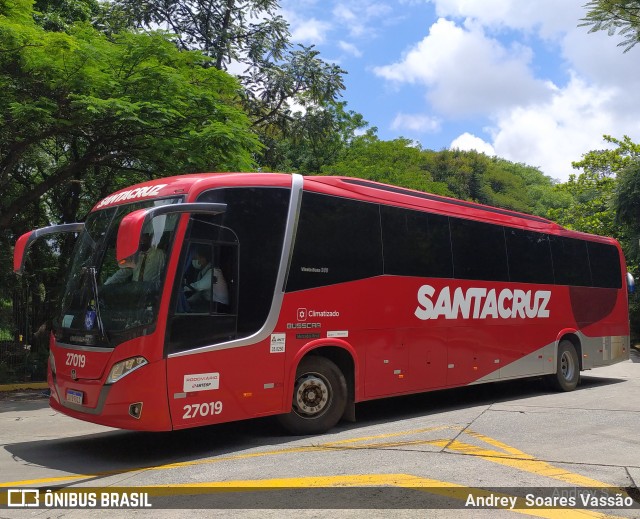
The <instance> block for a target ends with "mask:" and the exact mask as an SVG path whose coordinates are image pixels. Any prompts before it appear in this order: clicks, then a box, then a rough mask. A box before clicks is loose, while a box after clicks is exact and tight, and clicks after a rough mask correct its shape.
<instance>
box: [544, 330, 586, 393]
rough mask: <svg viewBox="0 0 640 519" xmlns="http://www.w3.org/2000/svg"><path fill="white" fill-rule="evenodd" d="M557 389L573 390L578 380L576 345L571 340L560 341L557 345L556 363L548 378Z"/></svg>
mask: <svg viewBox="0 0 640 519" xmlns="http://www.w3.org/2000/svg"><path fill="white" fill-rule="evenodd" d="M549 381H550V382H551V385H552V387H553V388H554V389H556V390H558V391H573V390H574V389H575V388H576V387H577V385H578V382H579V381H580V362H579V361H578V354H577V353H576V347H575V346H574V345H573V343H572V342H571V341H567V340H565V341H561V342H560V344H559V345H558V365H557V368H556V373H555V375H551V376H550V378H549Z"/></svg>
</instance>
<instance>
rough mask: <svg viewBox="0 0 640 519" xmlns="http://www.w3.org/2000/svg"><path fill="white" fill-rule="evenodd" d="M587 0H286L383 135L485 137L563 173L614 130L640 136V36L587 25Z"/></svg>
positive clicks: (303, 37) (300, 30)
mask: <svg viewBox="0 0 640 519" xmlns="http://www.w3.org/2000/svg"><path fill="white" fill-rule="evenodd" d="M586 1H587V0H535V1H532V0H281V1H280V7H281V14H282V15H283V16H284V18H285V19H286V20H287V21H288V22H289V24H290V27H289V30H290V32H291V36H292V38H291V41H292V42H293V43H295V44H298V43H300V44H303V45H315V47H316V49H317V50H319V51H320V57H322V58H323V59H325V60H327V61H330V62H332V63H336V64H338V65H340V67H341V68H343V69H344V70H346V71H347V73H348V74H347V75H346V76H345V84H346V90H345V91H344V92H343V97H342V99H341V100H342V101H346V102H347V108H348V109H350V110H354V111H355V112H358V113H361V114H362V115H363V116H364V119H365V120H366V121H367V122H368V123H369V125H370V126H375V127H376V128H377V129H378V137H379V138H380V139H383V140H391V139H395V138H398V137H404V138H408V139H411V140H414V141H416V142H418V143H420V145H421V146H422V147H423V148H426V149H432V150H442V149H446V148H459V149H462V150H470V149H475V150H477V151H479V152H483V153H486V154H487V155H489V156H494V155H496V156H498V157H501V158H504V159H507V160H510V161H513V162H519V163H524V164H527V165H529V166H535V167H538V168H540V170H541V171H542V172H543V173H544V174H545V175H548V176H550V177H552V178H554V179H556V180H558V181H560V182H564V181H566V180H567V179H568V177H569V175H570V174H572V173H573V174H579V173H580V170H576V169H574V168H573V167H572V166H571V163H572V162H573V161H578V160H580V159H581V158H582V156H583V155H584V154H585V153H587V152H589V151H590V150H594V149H603V148H606V147H610V146H609V145H607V143H606V142H605V141H604V140H603V138H602V137H603V135H605V134H606V135H611V136H613V137H615V138H619V139H622V138H623V136H625V135H628V136H629V137H630V138H631V139H632V140H633V141H634V142H640V96H638V92H640V45H638V46H637V47H634V48H633V49H632V50H630V51H629V52H627V53H624V52H623V48H622V47H618V46H617V44H618V43H619V42H620V41H621V39H620V38H619V37H618V36H608V35H607V33H606V32H602V31H600V32H596V33H589V32H588V29H589V28H588V27H578V24H579V23H580V19H581V18H583V17H584V16H585V14H586V10H585V8H584V7H583V6H584V4H585V3H586Z"/></svg>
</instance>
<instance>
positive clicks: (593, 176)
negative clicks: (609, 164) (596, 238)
mask: <svg viewBox="0 0 640 519" xmlns="http://www.w3.org/2000/svg"><path fill="white" fill-rule="evenodd" d="M614 186H615V179H614V178H612V177H608V176H603V175H601V174H598V173H594V172H592V171H589V172H586V173H582V174H580V175H578V176H576V175H571V176H570V177H569V180H568V181H567V182H566V183H564V184H560V185H558V186H557V187H556V192H557V193H562V194H565V195H567V196H568V199H569V200H570V202H569V204H568V205H567V206H564V207H557V208H550V209H549V211H548V213H547V217H548V218H550V219H551V220H554V221H556V222H558V223H559V224H560V225H563V226H564V227H567V228H568V229H574V230H577V231H583V232H588V233H592V234H599V235H601V236H612V237H617V238H619V237H620V232H619V229H618V227H617V226H616V225H615V223H614V212H613V208H612V205H611V198H612V195H613V189H614Z"/></svg>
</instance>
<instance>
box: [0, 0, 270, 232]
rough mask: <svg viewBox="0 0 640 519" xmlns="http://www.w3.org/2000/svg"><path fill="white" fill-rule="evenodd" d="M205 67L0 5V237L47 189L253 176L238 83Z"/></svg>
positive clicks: (141, 40)
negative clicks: (52, 28)
mask: <svg viewBox="0 0 640 519" xmlns="http://www.w3.org/2000/svg"><path fill="white" fill-rule="evenodd" d="M206 59H207V58H206V57H205V56H203V55H202V54H201V53H198V52H180V51H178V50H177V49H176V47H175V45H174V44H173V43H172V42H171V41H170V40H169V39H168V38H167V36H165V35H163V34H160V33H154V34H134V33H127V32H125V33H122V34H118V35H112V36H111V38H107V37H106V36H105V35H103V34H100V33H99V32H97V31H96V30H95V29H93V28H92V27H90V26H88V25H86V24H75V25H73V26H71V27H70V28H69V30H68V32H49V31H45V30H43V29H42V28H41V27H39V26H37V25H36V23H35V22H34V21H33V11H32V9H31V6H30V2H29V1H28V0H5V1H4V2H3V3H0V89H1V90H2V92H3V95H2V97H1V98H0V130H1V131H0V190H1V191H2V192H3V195H4V196H3V198H2V200H1V201H0V231H1V230H6V229H9V228H13V229H14V230H18V229H19V228H22V227H23V225H24V224H23V223H21V222H20V220H21V218H20V216H21V215H23V214H24V213H25V210H26V209H28V208H29V207H31V206H34V205H37V204H39V203H40V201H41V198H43V197H45V199H46V197H47V196H50V195H51V194H52V193H53V192H54V191H55V190H62V191H63V192H64V190H65V189H71V190H72V191H73V189H76V191H77V190H78V189H80V188H82V189H80V191H83V190H85V189H96V188H97V190H98V191H102V190H104V189H110V188H112V187H114V182H115V181H116V180H117V179H118V178H122V177H123V176H126V177H127V178H134V179H136V180H137V179H139V178H140V177H142V178H152V177H155V176H160V175H164V174H167V173H176V172H184V171H195V170H230V169H234V170H240V171H242V170H247V169H251V168H252V167H253V165H254V162H253V158H252V156H253V154H254V153H256V152H257V151H258V150H259V143H258V141H257V138H256V137H255V135H254V134H253V133H252V132H251V131H250V128H249V124H250V123H249V121H248V119H247V117H246V115H245V114H244V113H243V111H242V110H241V107H240V105H239V97H238V88H239V87H238V84H237V83H236V81H235V80H234V79H233V78H232V77H231V76H229V75H228V74H226V73H224V72H222V71H219V70H217V69H215V68H213V67H212V68H204V67H202V66H201V64H202V63H203V62H204V61H206ZM87 181H90V182H87ZM93 194H94V195H95V192H94V193H93ZM91 198H92V199H93V200H95V198H94V196H92V197H91ZM49 209H52V207H49ZM61 216H63V215H57V214H47V215H45V218H46V219H49V220H59V219H60V217H61ZM70 216H71V215H64V219H66V217H70ZM74 217H75V215H74ZM16 218H17V221H16ZM33 224H34V222H33V221H30V222H28V225H29V226H32V225H33Z"/></svg>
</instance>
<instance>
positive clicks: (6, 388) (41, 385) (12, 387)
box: [0, 382, 49, 392]
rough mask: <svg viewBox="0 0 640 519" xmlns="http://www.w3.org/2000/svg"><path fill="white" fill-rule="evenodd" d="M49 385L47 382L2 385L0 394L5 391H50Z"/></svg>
mask: <svg viewBox="0 0 640 519" xmlns="http://www.w3.org/2000/svg"><path fill="white" fill-rule="evenodd" d="M48 388H49V385H48V384H47V383H46V382H25V383H23V384H2V385H0V392H4V391H18V390H21V389H48Z"/></svg>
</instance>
